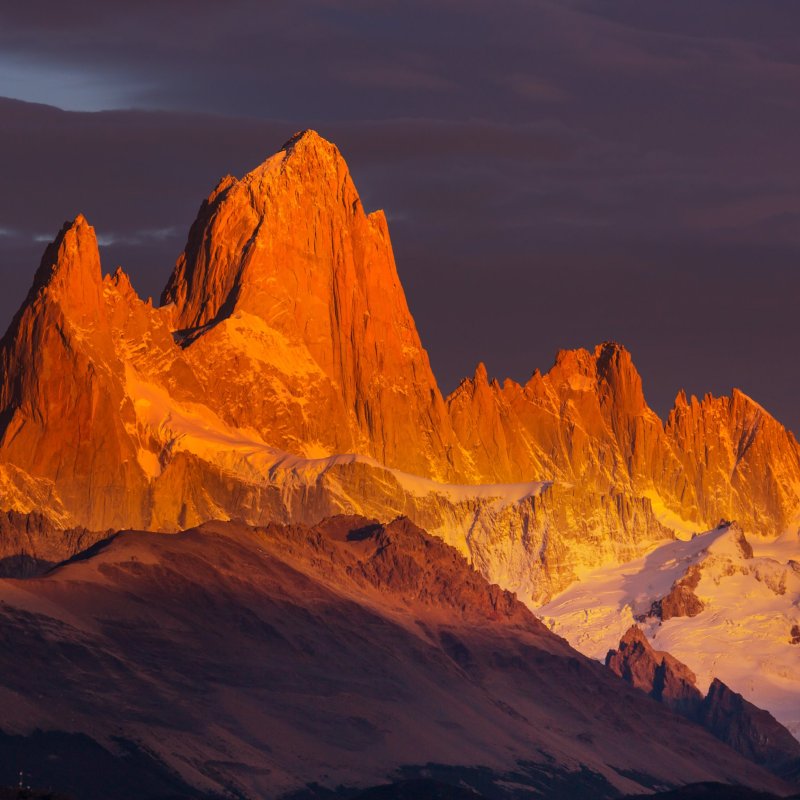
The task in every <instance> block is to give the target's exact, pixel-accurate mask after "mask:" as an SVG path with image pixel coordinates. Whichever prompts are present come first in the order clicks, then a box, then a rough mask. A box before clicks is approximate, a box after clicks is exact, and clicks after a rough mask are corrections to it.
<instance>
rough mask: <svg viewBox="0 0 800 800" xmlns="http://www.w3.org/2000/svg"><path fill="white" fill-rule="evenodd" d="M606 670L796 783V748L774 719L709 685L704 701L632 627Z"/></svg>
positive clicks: (685, 671)
mask: <svg viewBox="0 0 800 800" xmlns="http://www.w3.org/2000/svg"><path fill="white" fill-rule="evenodd" d="M606 666H607V667H608V668H609V669H610V670H611V671H612V672H614V673H615V674H616V675H618V676H619V677H620V678H622V679H623V680H625V681H626V682H627V683H629V684H631V685H632V686H635V687H636V688H637V689H640V690H641V691H643V692H645V693H646V694H648V695H650V697H652V698H653V699H655V700H658V701H659V702H661V703H664V704H665V705H667V706H669V707H670V708H671V709H673V710H674V711H676V712H677V713H679V714H682V715H683V716H685V717H688V718H689V719H691V720H693V721H695V722H698V723H700V724H701V725H702V726H703V727H704V728H706V729H707V730H708V731H710V732H711V733H712V734H713V735H714V736H716V737H717V738H718V739H719V740H721V741H723V742H725V744H727V745H729V746H730V747H732V748H733V749H734V750H736V751H737V752H738V753H741V754H742V755H743V756H744V757H745V758H748V759H750V760H751V761H753V762H755V763H756V764H760V765H761V766H764V767H766V768H767V769H769V770H771V771H772V772H774V773H775V774H776V775H780V776H781V777H783V778H786V779H788V780H793V781H797V780H798V779H800V742H798V741H797V739H795V738H794V736H792V734H791V733H789V731H788V730H786V728H785V727H784V726H783V725H781V724H780V723H779V722H778V721H777V720H776V719H775V717H773V716H772V714H770V713H769V712H768V711H765V710H763V709H761V708H758V707H757V706H755V705H753V704H752V703H750V702H748V701H747V700H745V699H744V697H742V695H740V694H738V693H736V692H734V691H732V690H731V689H730V688H728V687H727V686H726V685H725V684H724V683H723V682H722V681H720V680H718V679H716V678H715V679H714V680H713V681H712V682H711V686H710V687H709V690H708V693H707V694H706V696H705V697H703V695H702V693H701V692H700V691H699V690H698V688H697V686H696V679H695V676H694V673H693V672H692V671H691V670H690V669H689V668H688V667H687V666H686V665H685V664H683V663H681V662H680V661H678V659H676V658H674V657H673V656H671V655H670V654H669V653H662V652H659V651H656V650H654V649H653V647H652V646H651V645H650V643H649V642H648V640H647V637H646V636H645V635H644V633H643V632H642V631H641V630H640V629H639V628H638V627H636V626H633V627H631V628H630V629H629V630H628V631H627V633H626V634H625V636H624V637H623V638H622V640H621V641H620V643H619V647H618V649H617V650H610V651H609V652H608V655H607V656H606Z"/></svg>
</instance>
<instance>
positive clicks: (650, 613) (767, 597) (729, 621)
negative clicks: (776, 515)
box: [539, 525, 800, 736]
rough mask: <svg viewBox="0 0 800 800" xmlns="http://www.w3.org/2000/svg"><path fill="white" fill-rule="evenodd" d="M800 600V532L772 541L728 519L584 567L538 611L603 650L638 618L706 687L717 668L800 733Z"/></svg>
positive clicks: (579, 642)
mask: <svg viewBox="0 0 800 800" xmlns="http://www.w3.org/2000/svg"><path fill="white" fill-rule="evenodd" d="M676 584H677V587H678V588H677V590H676V591H675V592H674V593H673V594H670V593H671V592H672V590H673V587H674V586H676ZM693 584H694V585H693ZM691 595H693V596H694V597H695V598H696V600H697V601H699V603H697V604H696V603H695V602H694V601H693V600H691V597H690V596H691ZM665 597H669V598H670V599H669V600H668V601H666V607H667V608H669V609H670V611H669V613H664V614H663V616H664V617H669V618H665V619H660V618H659V617H658V608H655V609H654V608H653V604H654V603H657V601H659V600H662V599H663V598H665ZM687 597H689V599H688V600H687ZM676 598H677V599H676ZM662 605H665V604H664V603H662ZM799 606H800V532H792V533H786V534H784V535H783V536H781V537H779V538H778V539H777V540H775V541H771V542H769V541H765V540H762V539H757V538H752V537H748V538H745V537H744V535H743V534H742V532H741V530H740V529H739V528H738V527H737V526H736V525H723V526H721V527H719V528H716V529H715V530H711V531H708V532H706V533H703V534H700V535H698V536H695V537H694V538H693V539H691V540H689V541H676V542H671V543H669V544H666V545H662V546H660V547H657V548H656V549H654V550H653V551H652V552H651V553H649V554H648V555H647V556H644V557H643V558H639V559H636V560H635V561H631V562H630V563H628V564H623V565H621V566H612V567H608V568H601V569H597V570H594V571H589V572H586V573H585V574H583V575H581V578H580V580H579V581H578V582H577V583H575V584H573V585H572V586H571V587H570V588H569V589H567V590H566V591H565V592H563V593H561V594H560V595H558V596H557V597H556V598H554V599H553V600H552V601H551V602H549V603H547V604H546V605H544V606H542V607H541V608H540V609H539V613H540V614H541V616H542V617H543V619H544V620H545V621H546V622H547V624H548V625H549V626H550V628H551V629H552V630H554V631H555V632H556V633H558V634H560V635H561V636H564V637H565V638H566V639H567V640H568V641H569V642H570V643H571V644H572V645H573V646H575V647H576V648H577V649H578V650H580V651H581V652H583V653H584V654H586V655H588V656H591V657H593V658H597V659H603V658H605V655H606V653H607V652H608V650H609V649H611V648H615V647H616V646H617V644H618V642H619V640H620V638H621V637H622V635H623V634H624V632H625V630H626V629H627V628H628V627H629V626H630V625H631V623H633V622H634V621H638V622H639V623H640V624H641V626H642V628H643V630H644V631H645V632H646V634H647V637H648V639H649V640H650V641H651V642H652V644H653V646H654V647H656V648H657V649H659V650H664V651H667V652H669V653H671V654H672V655H674V656H675V657H676V658H678V659H679V660H680V661H683V662H684V663H685V664H687V665H688V666H689V667H690V668H691V669H692V670H693V671H694V672H695V673H696V674H697V678H698V685H699V687H700V689H702V690H703V691H706V690H707V688H708V685H709V683H710V682H711V680H712V679H713V678H715V677H716V678H719V679H720V680H722V681H724V682H725V683H727V684H728V685H729V686H730V687H731V688H732V689H734V690H735V691H737V692H739V693H741V694H742V695H744V697H745V698H747V699H748V700H750V701H751V702H753V703H754V704H755V705H757V706H760V707H762V708H766V709H767V710H768V711H770V712H772V714H773V715H774V716H775V717H776V718H777V719H778V720H779V721H780V722H782V723H783V724H784V725H786V726H787V727H788V728H789V729H790V730H791V731H792V733H794V735H795V736H798V735H800V629H799V628H798V626H799V625H800V607H799ZM673 612H677V613H676V615H675V616H671V613H673ZM689 613H692V614H694V616H688V614H689Z"/></svg>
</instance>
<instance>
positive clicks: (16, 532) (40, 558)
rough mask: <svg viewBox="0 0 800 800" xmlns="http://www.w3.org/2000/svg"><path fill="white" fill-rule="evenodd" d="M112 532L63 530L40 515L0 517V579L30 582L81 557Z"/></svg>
mask: <svg viewBox="0 0 800 800" xmlns="http://www.w3.org/2000/svg"><path fill="white" fill-rule="evenodd" d="M110 535H111V531H105V532H102V533H101V532H97V531H89V530H86V528H71V529H67V530H62V529H61V528H58V527H57V526H55V525H54V524H53V523H52V521H51V520H49V519H48V518H47V517H45V516H43V515H42V514H36V513H33V514H20V513H18V512H16V511H6V512H4V513H0V578H30V577H33V576H35V575H41V574H43V573H45V572H47V570H49V569H50V568H51V567H54V566H55V565H56V564H58V563H60V562H62V561H66V560H67V559H68V558H71V557H72V556H74V555H76V554H77V553H80V552H81V551H83V550H86V549H87V548H89V547H91V546H92V545H93V544H96V543H97V542H99V541H102V540H103V539H106V538H108V537H109V536H110Z"/></svg>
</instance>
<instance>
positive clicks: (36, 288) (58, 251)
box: [23, 214, 103, 316]
mask: <svg viewBox="0 0 800 800" xmlns="http://www.w3.org/2000/svg"><path fill="white" fill-rule="evenodd" d="M102 283H103V275H102V271H101V268H100V251H99V249H98V246H97V236H96V235H95V232H94V228H93V227H92V226H91V225H90V224H89V223H88V221H87V220H86V217H84V216H83V214H78V216H77V217H75V219H74V220H73V221H72V222H69V221H67V222H65V223H64V225H63V226H62V228H61V230H60V231H59V232H58V235H57V236H56V237H55V239H54V240H53V241H52V242H51V243H50V244H49V245H48V246H47V248H46V249H45V251H44V255H43V256H42V260H41V262H40V264H39V269H38V270H37V271H36V275H35V277H34V279H33V285H32V286H31V290H30V292H29V294H28V299H27V300H26V302H25V304H24V305H23V308H25V307H26V306H28V305H29V304H30V303H32V302H33V301H34V299H35V298H36V296H37V295H39V293H40V292H42V291H46V292H47V294H48V296H50V297H51V298H53V299H55V300H57V301H58V302H59V303H60V304H61V305H62V306H64V307H67V308H69V309H70V310H71V312H72V313H77V314H78V315H79V316H81V315H87V314H91V313H92V310H93V309H96V308H97V306H98V303H99V302H100V299H101V295H102Z"/></svg>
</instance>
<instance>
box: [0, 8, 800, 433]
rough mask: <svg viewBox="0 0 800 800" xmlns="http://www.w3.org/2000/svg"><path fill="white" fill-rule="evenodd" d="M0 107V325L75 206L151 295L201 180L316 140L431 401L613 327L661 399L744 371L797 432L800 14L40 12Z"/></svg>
mask: <svg viewBox="0 0 800 800" xmlns="http://www.w3.org/2000/svg"><path fill="white" fill-rule="evenodd" d="M378 5H379V6H380V9H379V10H376V9H375V7H376V6H378ZM0 96H2V97H3V98H7V99H0V175H2V187H3V191H2V193H0V270H2V273H1V274H2V280H3V287H4V291H3V292H2V296H0V326H2V327H3V328H4V327H5V325H6V324H7V322H8V320H9V319H10V317H11V315H12V313H13V312H14V310H15V309H16V307H17V306H18V305H19V303H20V302H21V300H22V298H23V296H24V293H25V291H26V290H27V288H28V286H29V284H30V282H31V280H32V277H33V272H34V270H35V268H36V266H37V264H38V260H39V257H40V255H41V252H42V251H43V249H44V246H45V243H46V241H47V240H49V239H50V238H52V236H53V235H55V233H56V232H57V230H58V229H59V227H60V226H61V224H62V222H63V221H64V220H65V219H67V218H72V217H74V216H75V214H76V213H78V212H79V211H81V212H83V213H85V214H86V216H87V217H88V219H89V221H90V222H91V223H92V224H94V225H95V227H96V229H97V231H98V234H99V236H100V238H101V242H102V243H103V248H102V256H103V260H104V266H105V268H106V270H111V269H113V268H114V267H115V266H116V265H117V264H118V263H119V264H122V266H123V267H124V268H125V269H126V271H128V272H129V274H130V275H131V276H132V279H133V282H134V285H135V286H136V288H137V289H138V290H139V292H140V293H141V294H143V295H148V294H153V295H156V296H157V295H158V294H159V293H160V291H161V288H162V287H163V285H164V283H165V282H166V279H167V277H168V275H169V272H170V270H171V268H172V265H173V263H174V260H175V258H176V257H177V255H178V253H179V252H180V250H181V249H182V246H183V242H184V240H185V237H186V234H187V233H188V229H189V225H190V223H191V221H192V219H193V217H194V215H195V213H196V211H197V208H198V207H199V204H200V201H201V200H202V198H203V197H204V196H205V195H207V194H208V192H209V191H210V189H211V188H212V187H213V185H214V184H215V183H216V181H217V179H218V178H219V177H220V176H221V175H223V174H226V173H228V172H231V173H234V174H242V173H243V172H245V171H247V170H248V169H250V168H252V167H253V166H255V165H256V164H257V163H259V162H260V161H262V160H263V159H264V158H265V157H267V156H268V155H269V154H271V153H272V152H274V151H275V150H276V149H277V148H279V147H280V145H281V144H282V143H283V141H284V140H286V139H287V138H288V136H289V135H290V134H291V133H292V132H294V131H295V130H298V129H300V128H306V127H314V128H316V129H317V130H319V131H320V133H322V134H323V135H324V136H326V137H327V138H329V139H332V140H333V141H335V142H336V143H337V144H338V145H339V146H340V148H341V149H342V151H343V153H344V155H345V157H346V158H347V160H348V162H349V164H350V166H351V169H352V172H353V175H354V178H355V180H356V184H357V186H358V187H359V190H360V191H361V194H362V197H363V199H364V202H365V205H366V206H367V208H368V209H373V208H377V207H382V208H384V209H386V211H387V214H388V217H389V223H390V228H391V233H392V239H393V242H394V246H395V253H396V256H397V261H398V267H399V271H400V276H401V278H402V280H403V282H404V284H405V287H406V291H407V293H408V297H409V302H410V305H411V309H412V311H413V313H414V315H415V317H416V320H417V324H418V326H419V329H420V333H421V335H422V338H423V341H424V343H425V345H426V346H427V348H428V350H429V352H430V354H431V359H432V362H433V365H434V369H435V370H436V373H437V376H438V378H439V381H440V383H441V385H442V388H443V389H444V390H445V391H449V390H451V389H452V388H453V387H454V386H455V385H456V384H457V382H458V380H459V378H461V377H462V376H464V375H466V374H470V373H472V371H473V370H474V366H475V363H476V362H477V361H479V360H483V361H485V362H486V364H487V366H488V368H489V372H490V374H492V375H493V376H497V377H499V378H503V377H505V376H511V377H513V378H516V379H520V380H524V379H526V378H527V377H528V375H529V374H530V373H531V372H532V371H533V369H534V368H536V367H539V368H542V369H546V368H547V367H549V365H550V364H551V363H552V361H553V357H554V355H555V352H556V351H557V350H558V349H560V348H565V347H576V346H593V345H594V344H595V343H597V342H600V341H602V340H605V339H616V340H618V341H621V342H622V343H624V344H625V345H626V346H627V347H628V348H629V349H630V350H631V351H632V352H633V356H634V360H635V362H636V364H637V366H638V367H639V369H640V371H641V372H642V375H643V378H644V384H645V391H646V394H647V396H648V399H649V400H650V403H651V405H653V407H654V408H655V409H656V410H657V411H658V412H659V413H660V414H662V415H663V414H665V413H666V411H667V410H668V408H669V407H670V406H671V403H672V400H673V398H674V396H675V394H676V392H677V390H678V389H679V388H680V387H685V388H686V389H687V391H689V392H694V393H697V394H702V393H704V392H706V391H712V392H714V393H727V392H728V391H729V390H730V388H731V387H732V386H738V387H740V388H741V389H742V390H743V391H745V392H747V393H748V394H750V395H752V396H753V397H755V398H756V399H757V400H758V401H759V402H761V403H762V404H763V405H765V406H766V407H767V408H768V409H769V410H770V411H772V412H773V413H774V414H775V415H776V416H777V417H778V418H779V419H781V420H782V421H784V422H785V423H786V424H787V425H788V426H789V427H790V428H792V429H793V430H794V431H795V432H797V431H800V403H798V397H799V396H800V370H798V369H797V367H796V363H797V356H798V353H800V324H798V319H799V318H800V313H799V312H798V301H800V261H798V255H799V254H800V158H798V157H797V149H798V141H800V100H798V98H800V5H799V4H797V3H796V0H785V2H782V1H779V0H703V1H702V2H697V0H690V1H687V2H684V0H670V2H663V3H656V2H650V3H644V2H641V0H616V1H615V2H607V0H602V1H601V0H596V1H591V0H555V1H554V2H541V1H540V0H520V2H503V3H497V2H471V0H460V2H455V0H453V2H450V0H442V1H440V2H430V1H428V0H426V2H421V1H420V0H404V2H397V3H393V2H382V3H380V4H376V3H372V2H367V0H363V2H338V0H319V2H270V3H264V2H260V0H259V2H236V1H235V0H234V2H226V3H220V2H218V1H215V2H208V1H203V2H201V1H200V0H166V2H163V3H142V2H141V0H138V1H137V2H135V3H134V2H127V1H120V2H115V3H107V2H102V3H101V2H84V3H80V4H68V3H63V2H58V3H55V2H36V0H28V2H26V3H24V4H23V3H17V4H4V7H3V9H2V10H0Z"/></svg>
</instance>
